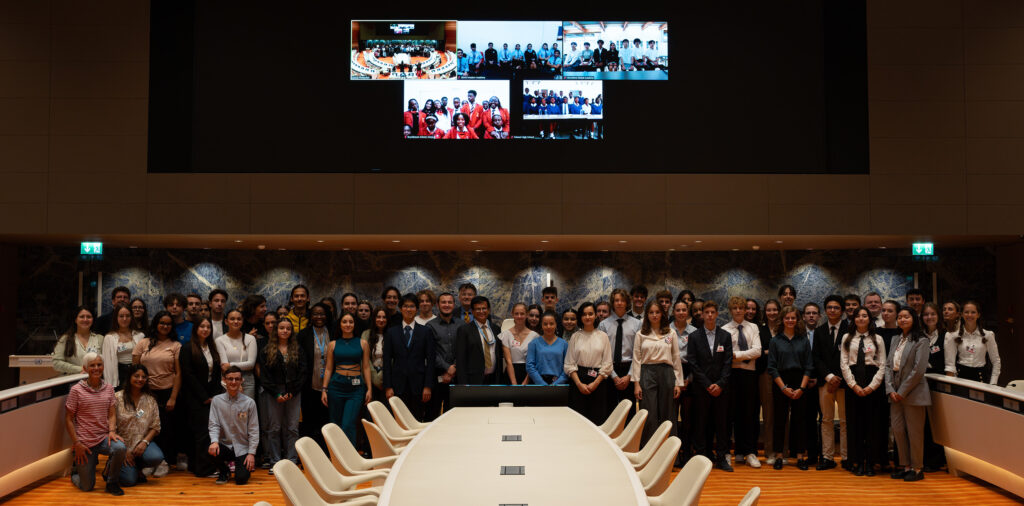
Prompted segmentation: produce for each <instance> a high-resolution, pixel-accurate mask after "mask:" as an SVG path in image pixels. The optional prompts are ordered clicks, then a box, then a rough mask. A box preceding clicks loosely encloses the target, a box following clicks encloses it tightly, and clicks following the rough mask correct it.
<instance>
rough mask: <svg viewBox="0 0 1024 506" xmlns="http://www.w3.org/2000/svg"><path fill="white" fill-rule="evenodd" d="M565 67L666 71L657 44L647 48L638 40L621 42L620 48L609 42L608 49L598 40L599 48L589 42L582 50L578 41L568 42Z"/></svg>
mask: <svg viewBox="0 0 1024 506" xmlns="http://www.w3.org/2000/svg"><path fill="white" fill-rule="evenodd" d="M561 63H562V68H563V70H564V71H566V72H616V71H643V70H658V69H662V70H665V69H667V63H666V62H664V61H662V59H661V57H660V53H659V51H658V43H657V41H654V40H648V41H647V44H646V46H645V45H644V42H643V41H642V40H640V39H639V38H636V39H633V44H632V45H630V43H629V39H622V41H621V42H620V43H619V45H618V46H616V45H615V41H610V42H609V43H608V47H607V48H605V45H604V40H602V39H598V40H597V47H593V48H592V47H591V46H590V42H583V45H582V47H580V46H579V44H578V43H577V42H575V41H571V40H570V42H569V49H568V50H567V51H566V52H565V57H564V58H563V59H562V62H561Z"/></svg>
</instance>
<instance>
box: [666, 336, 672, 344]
mask: <svg viewBox="0 0 1024 506" xmlns="http://www.w3.org/2000/svg"><path fill="white" fill-rule="evenodd" d="M665 344H672V336H665Z"/></svg>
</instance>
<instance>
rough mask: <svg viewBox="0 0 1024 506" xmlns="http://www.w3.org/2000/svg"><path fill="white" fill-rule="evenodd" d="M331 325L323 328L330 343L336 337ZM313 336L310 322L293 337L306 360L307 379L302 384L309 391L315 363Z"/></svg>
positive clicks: (328, 373)
mask: <svg viewBox="0 0 1024 506" xmlns="http://www.w3.org/2000/svg"><path fill="white" fill-rule="evenodd" d="M332 327H334V326H333V325H326V326H324V328H325V329H327V342H328V343H330V342H331V341H333V340H335V339H337V338H338V337H337V335H335V333H334V332H333V331H332V330H331V329H332ZM356 335H357V336H358V335H360V334H356ZM314 337H315V335H314V334H313V325H312V324H311V325H309V326H308V327H306V328H304V329H302V330H300V331H299V334H298V335H297V336H295V339H296V340H298V342H299V350H301V352H302V356H303V357H304V358H305V361H306V375H307V376H308V378H307V379H308V381H306V384H305V385H303V389H305V390H310V391H312V390H313V369H314V367H313V366H314V365H315V364H314V362H313V360H315V358H314V356H313V355H314V353H313V346H315V345H314V344H313V338H314ZM324 353H327V349H326V348H325V349H324ZM332 372H333V371H325V372H324V374H327V375H330V374H331V373H332ZM318 395H319V394H318ZM317 398H319V397H317Z"/></svg>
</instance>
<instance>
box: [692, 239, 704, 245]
mask: <svg viewBox="0 0 1024 506" xmlns="http://www.w3.org/2000/svg"><path fill="white" fill-rule="evenodd" d="M702 242H704V241H701V240H700V239H698V240H696V241H693V243H694V244H700V243H702Z"/></svg>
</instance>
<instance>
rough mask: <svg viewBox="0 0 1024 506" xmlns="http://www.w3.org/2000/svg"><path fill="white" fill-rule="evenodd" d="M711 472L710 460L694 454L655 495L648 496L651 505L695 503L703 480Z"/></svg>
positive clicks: (702, 486) (687, 505)
mask: <svg viewBox="0 0 1024 506" xmlns="http://www.w3.org/2000/svg"><path fill="white" fill-rule="evenodd" d="M709 474H711V460H710V459H708V458H707V457H705V456H703V455H696V456H694V457H692V458H691V459H690V461H689V462H687V463H686V466H684V467H683V469H682V470H681V471H679V474H678V475H676V479H675V480H672V483H671V484H670V485H669V486H668V488H667V489H665V492H664V493H662V494H661V495H659V496H657V497H648V501H650V503H651V506H691V505H694V504H697V500H698V499H700V492H701V490H702V489H703V488H704V482H705V481H707V479H708V475H709Z"/></svg>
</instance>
